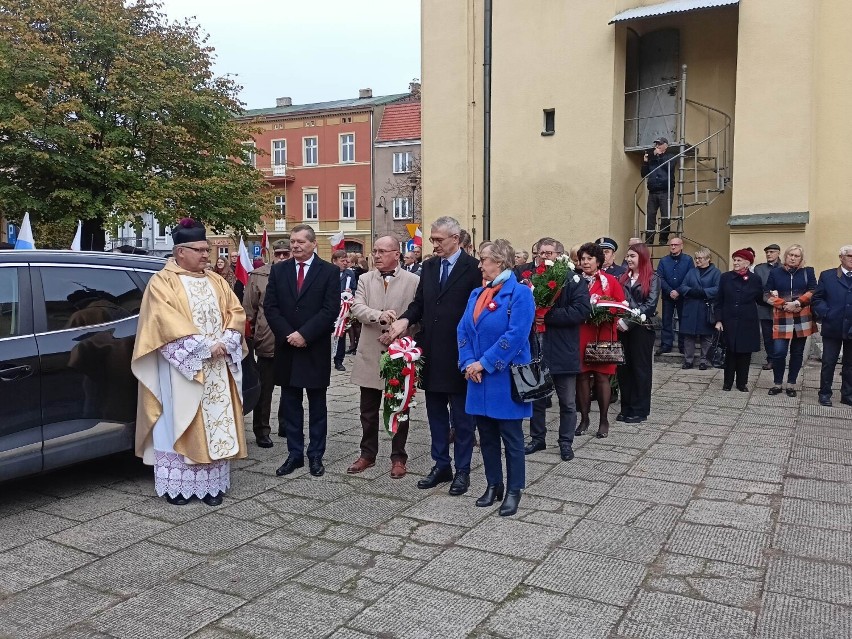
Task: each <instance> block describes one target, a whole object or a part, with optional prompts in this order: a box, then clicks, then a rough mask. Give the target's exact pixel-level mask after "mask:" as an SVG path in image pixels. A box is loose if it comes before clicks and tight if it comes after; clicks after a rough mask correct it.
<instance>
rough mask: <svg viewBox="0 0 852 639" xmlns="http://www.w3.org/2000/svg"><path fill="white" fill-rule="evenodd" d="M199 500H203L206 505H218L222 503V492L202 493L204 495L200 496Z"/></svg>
mask: <svg viewBox="0 0 852 639" xmlns="http://www.w3.org/2000/svg"><path fill="white" fill-rule="evenodd" d="M201 501H203V502H204V503H205V504H207V505H208V506H220V505H221V504H222V493H216V494H215V495H210V494H207V495H204V497H202V498H201Z"/></svg>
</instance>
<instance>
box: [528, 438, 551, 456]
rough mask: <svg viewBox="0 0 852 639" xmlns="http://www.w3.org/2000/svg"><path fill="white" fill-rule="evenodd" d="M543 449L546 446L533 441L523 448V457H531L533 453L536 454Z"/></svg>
mask: <svg viewBox="0 0 852 639" xmlns="http://www.w3.org/2000/svg"><path fill="white" fill-rule="evenodd" d="M545 448H546V446H545V445H544V442H540V441H536V440H533V441H531V442H530V443H529V444H527V445H526V447H525V448H524V455H532V454H533V453H537V452H538V451H540V450H544V449H545Z"/></svg>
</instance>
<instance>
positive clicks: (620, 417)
mask: <svg viewBox="0 0 852 639" xmlns="http://www.w3.org/2000/svg"><path fill="white" fill-rule="evenodd" d="M615 421H617V422H623V421H624V413H619V414H618V415H616V416H615Z"/></svg>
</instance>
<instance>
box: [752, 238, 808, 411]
mask: <svg viewBox="0 0 852 639" xmlns="http://www.w3.org/2000/svg"><path fill="white" fill-rule="evenodd" d="M816 286H817V283H816V275H815V274H814V269H813V267H811V266H805V249H803V248H802V246H801V245H800V244H792V245H791V246H790V247H789V248H788V249H787V250H786V251H784V259H783V263H782V265H781V266H780V267H779V268H776V269H772V271H770V273H769V277H768V278H767V280H766V285H765V286H764V287H763V297H764V301H765V302H766V303H767V304H770V305H771V306H772V308H773V310H772V339H773V340H774V345H775V353H774V354H773V360H772V374H773V381H774V384H773V386H772V388H770V389H769V394H770V395H779V394H780V393H781V390H782V389H781V385H782V384H783V383H784V369H785V367H787V351H788V350H789V352H790V365H789V368H788V370H787V389H786V391H785V392H786V393H787V396H788V397H795V396H796V389H795V388H794V387H795V386H796V382H797V380H798V377H799V371H800V370H801V369H802V362H803V360H804V354H805V341H806V339H807V337H808V335H813V334H814V333H816V331H817V328H816V322H815V321H814V318H813V316H812V315H811V308H810V306H811V298H812V297H813V294H814V290H815V289H816Z"/></svg>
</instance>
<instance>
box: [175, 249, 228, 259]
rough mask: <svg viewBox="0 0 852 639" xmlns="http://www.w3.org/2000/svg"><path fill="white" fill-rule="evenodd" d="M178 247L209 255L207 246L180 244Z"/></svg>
mask: <svg viewBox="0 0 852 639" xmlns="http://www.w3.org/2000/svg"><path fill="white" fill-rule="evenodd" d="M178 248H182V249H189V250H190V251H195V252H196V253H198V254H199V255H209V254H210V249H209V248H195V247H194V246H180V247H178ZM222 259H224V258H222Z"/></svg>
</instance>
